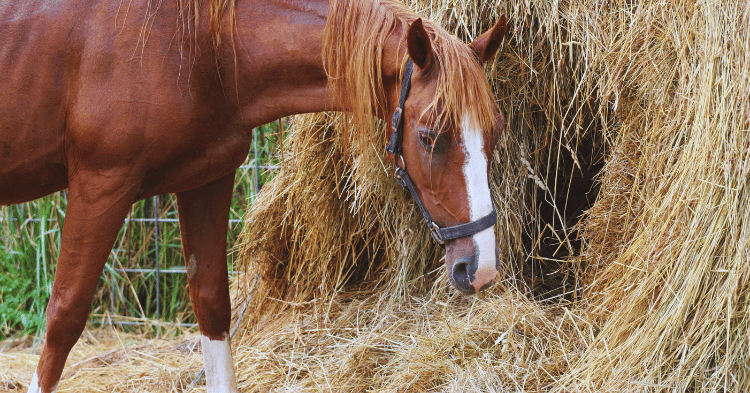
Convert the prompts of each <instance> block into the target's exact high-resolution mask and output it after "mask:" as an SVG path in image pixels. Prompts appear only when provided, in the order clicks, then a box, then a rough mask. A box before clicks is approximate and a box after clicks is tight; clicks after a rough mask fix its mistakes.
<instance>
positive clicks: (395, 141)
mask: <svg viewBox="0 0 750 393" xmlns="http://www.w3.org/2000/svg"><path fill="white" fill-rule="evenodd" d="M413 71H414V62H412V61H411V59H408V60H406V67H405V68H404V80H403V82H402V83H401V96H400V97H399V100H398V108H396V111H395V112H393V117H392V118H391V128H392V129H393V132H391V137H390V139H389V141H388V146H386V148H385V149H386V150H387V151H388V153H391V154H394V155H396V156H400V155H401V154H403V152H404V151H403V141H404V116H403V114H404V105H405V104H406V97H408V96H409V91H410V90H411V74H412V72H413Z"/></svg>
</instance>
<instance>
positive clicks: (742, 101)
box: [561, 2, 750, 392]
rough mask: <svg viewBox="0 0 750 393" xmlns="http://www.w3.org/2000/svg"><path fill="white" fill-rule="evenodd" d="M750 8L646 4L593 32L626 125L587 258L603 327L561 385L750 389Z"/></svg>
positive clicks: (602, 70) (595, 313) (593, 217)
mask: <svg viewBox="0 0 750 393" xmlns="http://www.w3.org/2000/svg"><path fill="white" fill-rule="evenodd" d="M748 5H749V4H748V3H747V2H741V4H734V3H733V4H730V3H724V2H695V3H694V2H680V3H677V4H674V5H673V6H671V7H661V6H658V5H656V4H652V3H650V2H638V3H636V4H633V5H632V6H629V7H624V6H622V7H619V8H617V9H610V10H608V13H609V15H611V18H607V19H602V20H601V21H600V22H599V23H596V24H594V25H592V26H591V27H590V28H589V32H590V34H591V36H592V40H593V41H595V42H599V43H600V44H599V45H597V46H595V47H592V48H591V49H592V52H591V54H592V58H593V61H592V63H595V64H596V68H595V70H596V74H597V78H598V85H599V86H600V91H601V94H602V103H603V105H605V104H608V105H611V106H612V107H613V108H614V110H615V113H616V114H617V117H618V119H619V120H620V121H621V123H622V124H621V126H619V127H618V130H617V134H616V136H615V138H616V143H615V148H614V154H613V155H612V157H610V159H609V162H608V165H607V167H606V169H605V171H604V174H603V179H602V181H603V187H602V191H601V193H600V196H599V200H598V201H597V203H596V205H595V206H594V208H593V209H592V210H591V211H590V212H589V216H588V219H587V230H586V234H585V236H586V238H587V239H588V240H589V244H590V246H589V247H588V249H587V251H586V252H585V253H584V254H583V256H582V258H585V259H587V260H589V261H594V262H595V263H596V264H598V265H601V266H602V269H596V270H592V275H591V278H590V280H591V281H592V285H591V288H590V290H589V293H588V294H587V303H588V307H589V310H588V311H589V315H590V318H591V319H593V320H598V324H600V325H601V332H600V333H599V335H598V336H597V339H596V341H595V342H594V343H592V345H591V346H590V347H589V349H588V350H587V352H586V354H585V356H583V357H582V358H581V359H580V361H579V362H578V364H577V365H576V366H575V367H574V368H573V370H572V371H571V373H570V374H569V375H568V376H567V379H566V381H565V383H563V384H562V385H561V386H564V387H565V388H564V389H562V390H565V391H568V390H582V391H623V390H635V389H646V390H648V391H670V392H673V391H698V390H701V391H703V390H709V391H737V392H739V391H747V390H750V379H748V369H747V366H748V360H749V358H748V353H750V352H749V351H750V348H749V347H748V346H749V344H750V343H749V342H748V337H749V336H748V327H749V326H748V323H749V322H750V319H749V318H748V316H749V315H748V299H750V297H749V296H750V287H748V278H750V276H749V275H750V258H748V256H750V247H749V246H750V244H749V243H748V239H749V237H748V236H750V232H749V231H748V229H750V226H749V225H748V223H749V222H750V220H749V219H750V210H748V208H747V206H748V205H747V204H748V198H750V194H748V185H749V182H750V176H748V175H749V174H750V106H749V103H750V78H748V75H750V63H749V62H748V60H749V59H748V57H747V56H748V53H750V51H749V50H748V46H747V38H746V36H747V31H748V28H749V27H750V8H748ZM594 273H595V274H594Z"/></svg>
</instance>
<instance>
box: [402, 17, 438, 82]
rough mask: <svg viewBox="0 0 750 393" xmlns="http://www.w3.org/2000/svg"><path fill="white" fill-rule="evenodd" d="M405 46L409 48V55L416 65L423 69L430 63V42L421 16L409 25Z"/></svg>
mask: <svg viewBox="0 0 750 393" xmlns="http://www.w3.org/2000/svg"><path fill="white" fill-rule="evenodd" d="M406 47H407V48H408V49H409V57H411V60H412V61H413V62H414V64H416V65H417V67H419V68H421V69H423V70H425V69H427V68H429V67H430V66H431V65H432V43H431V42H430V36H429V35H428V34H427V31H426V30H425V29H424V26H423V25H422V18H419V19H417V20H415V21H414V23H412V24H411V26H409V33H408V34H407V35H406Z"/></svg>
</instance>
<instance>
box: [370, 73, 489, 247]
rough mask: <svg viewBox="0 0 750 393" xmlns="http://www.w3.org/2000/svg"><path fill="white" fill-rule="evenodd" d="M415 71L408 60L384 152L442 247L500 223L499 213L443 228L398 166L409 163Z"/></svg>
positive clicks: (397, 178) (404, 170)
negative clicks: (408, 121) (407, 118)
mask: <svg viewBox="0 0 750 393" xmlns="http://www.w3.org/2000/svg"><path fill="white" fill-rule="evenodd" d="M413 70H414V63H413V62H412V61H411V59H408V60H407V61H406V68H405V69H404V80H403V82H402V84H401V97H400V98H399V102H398V108H396V111H395V112H394V113H393V118H391V128H392V129H393V132H392V133H391V137H390V139H389V141H388V145H387V146H386V147H385V149H386V151H388V153H391V154H393V156H394V160H393V161H394V165H395V166H396V181H398V184H400V185H401V186H402V187H404V188H406V189H407V190H409V193H410V194H411V196H412V197H413V198H414V200H415V201H416V202H417V205H418V206H419V210H421V211H422V215H423V216H424V220H425V222H426V223H427V227H429V228H430V232H431V234H432V238H433V239H435V241H436V242H437V243H438V244H440V245H441V246H442V245H444V244H445V242H447V241H449V240H453V239H459V238H462V237H467V236H471V235H474V234H476V233H479V232H481V231H483V230H485V229H487V228H489V227H491V226H493V225H495V221H496V220H497V211H495V206H494V205H493V206H492V212H491V213H490V214H488V215H486V216H484V217H482V218H480V219H478V220H476V221H472V222H469V223H466V224H460V225H456V226H452V227H446V228H441V227H439V226H438V225H437V224H436V223H435V222H434V221H432V217H430V213H428V212H427V209H426V208H425V207H424V204H423V203H422V198H420V197H419V193H417V189H416V188H415V187H414V183H413V182H412V181H411V178H410V177H409V173H408V172H407V171H406V168H405V167H402V166H401V165H400V164H399V161H401V162H402V163H403V164H404V166H405V165H406V161H404V156H403V154H404V150H403V141H404V119H403V115H404V104H405V103H406V97H408V96H409V90H411V74H412V71H413ZM399 159H400V160H399Z"/></svg>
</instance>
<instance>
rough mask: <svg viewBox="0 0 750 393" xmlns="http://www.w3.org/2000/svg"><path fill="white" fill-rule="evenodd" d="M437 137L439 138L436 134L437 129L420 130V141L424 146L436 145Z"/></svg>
mask: <svg viewBox="0 0 750 393" xmlns="http://www.w3.org/2000/svg"><path fill="white" fill-rule="evenodd" d="M435 139H437V134H435V131H431V130H421V131H419V141H420V142H421V143H422V145H424V147H429V148H432V147H434V146H435Z"/></svg>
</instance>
